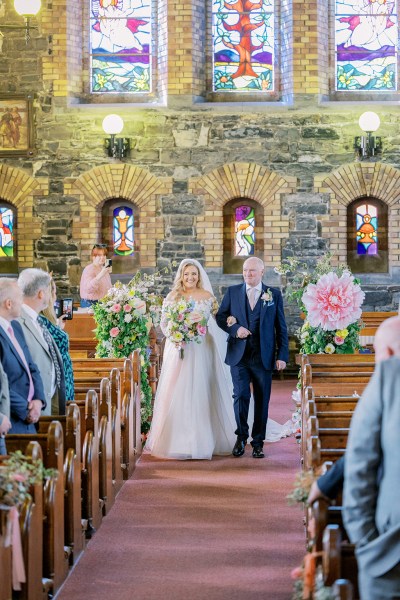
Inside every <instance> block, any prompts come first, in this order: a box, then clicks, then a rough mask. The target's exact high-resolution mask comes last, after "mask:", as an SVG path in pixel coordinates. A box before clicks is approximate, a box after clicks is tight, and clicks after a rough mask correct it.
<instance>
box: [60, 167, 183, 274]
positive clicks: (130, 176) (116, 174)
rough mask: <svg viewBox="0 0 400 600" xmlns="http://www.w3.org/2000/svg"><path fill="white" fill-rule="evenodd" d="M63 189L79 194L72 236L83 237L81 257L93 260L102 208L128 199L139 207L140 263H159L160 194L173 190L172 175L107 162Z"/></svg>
mask: <svg viewBox="0 0 400 600" xmlns="http://www.w3.org/2000/svg"><path fill="white" fill-rule="evenodd" d="M64 192H65V194H68V195H75V196H78V197H79V201H80V211H79V214H78V215H76V216H75V217H74V222H73V229H72V231H73V233H72V235H73V238H74V239H76V240H80V241H81V258H82V262H83V263H86V262H89V260H90V251H91V248H92V246H93V244H94V243H96V242H98V241H101V240H100V239H99V238H100V235H101V233H100V232H101V227H102V224H101V208H102V206H103V204H104V202H106V201H107V200H110V199H113V198H114V199H115V198H119V199H121V200H128V201H129V202H132V203H134V204H135V206H137V208H138V210H139V211H140V226H141V261H140V262H141V267H144V268H147V267H150V268H154V267H155V266H156V246H157V241H158V240H161V239H163V236H164V228H163V223H162V220H161V219H160V218H158V219H156V217H157V211H158V209H159V204H160V197H161V196H162V195H165V194H170V193H171V192H172V179H171V178H169V177H163V178H160V177H155V176H154V175H152V174H151V173H150V171H147V170H146V169H142V168H141V167H136V166H133V165H126V164H108V165H103V166H100V167H94V168H93V169H90V170H89V171H87V172H86V173H83V174H82V175H81V176H80V177H79V178H78V179H68V180H65V182H64Z"/></svg>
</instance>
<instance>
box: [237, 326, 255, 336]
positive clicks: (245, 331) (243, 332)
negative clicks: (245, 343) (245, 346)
mask: <svg viewBox="0 0 400 600" xmlns="http://www.w3.org/2000/svg"><path fill="white" fill-rule="evenodd" d="M249 335H251V331H249V330H248V329H246V327H239V329H238V330H237V332H236V337H238V338H241V339H245V338H247V337H248V336H249Z"/></svg>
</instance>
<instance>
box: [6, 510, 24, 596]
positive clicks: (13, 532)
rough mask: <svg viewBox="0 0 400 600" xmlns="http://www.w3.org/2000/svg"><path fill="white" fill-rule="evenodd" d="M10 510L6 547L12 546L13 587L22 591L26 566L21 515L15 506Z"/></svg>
mask: <svg viewBox="0 0 400 600" xmlns="http://www.w3.org/2000/svg"><path fill="white" fill-rule="evenodd" d="M8 508H9V517H8V523H7V533H6V538H5V544H4V546H5V547H6V548H8V547H9V546H10V545H11V546H12V586H13V590H16V591H20V590H21V583H25V581H26V576H25V565H24V557H23V554H22V543H21V530H20V527H19V515H18V511H17V509H16V508H15V506H12V507H11V508H10V507H8Z"/></svg>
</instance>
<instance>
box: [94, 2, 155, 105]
mask: <svg viewBox="0 0 400 600" xmlns="http://www.w3.org/2000/svg"><path fill="white" fill-rule="evenodd" d="M90 44H91V90H92V92H99V93H103V94H104V93H143V92H150V91H151V2H150V0H91V18H90Z"/></svg>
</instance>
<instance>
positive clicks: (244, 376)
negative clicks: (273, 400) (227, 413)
mask: <svg viewBox="0 0 400 600" xmlns="http://www.w3.org/2000/svg"><path fill="white" fill-rule="evenodd" d="M231 375H232V381H233V407H234V411H235V419H236V426H237V429H236V431H235V434H236V435H237V436H238V438H239V439H241V440H247V438H248V437H249V425H248V422H247V421H248V416H249V404H250V396H251V390H250V383H252V385H253V396H254V422H253V428H252V433H251V436H252V438H253V439H252V442H251V445H252V446H259V445H261V446H262V445H263V443H264V439H265V431H266V428H267V420H268V406H269V398H270V395H271V380H272V371H268V370H267V369H265V368H264V365H263V364H262V362H261V357H260V356H259V355H257V354H255V355H251V354H247V353H246V354H245V356H244V357H243V358H242V360H241V361H240V362H239V363H238V364H237V365H235V366H231Z"/></svg>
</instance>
